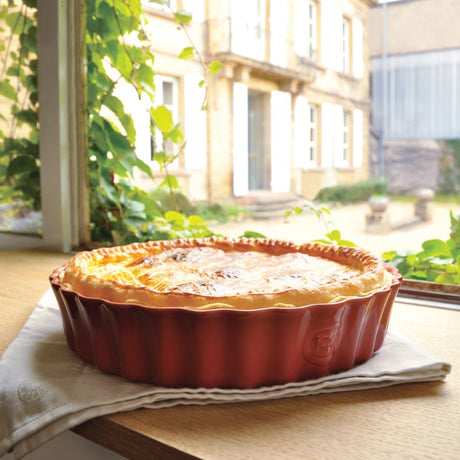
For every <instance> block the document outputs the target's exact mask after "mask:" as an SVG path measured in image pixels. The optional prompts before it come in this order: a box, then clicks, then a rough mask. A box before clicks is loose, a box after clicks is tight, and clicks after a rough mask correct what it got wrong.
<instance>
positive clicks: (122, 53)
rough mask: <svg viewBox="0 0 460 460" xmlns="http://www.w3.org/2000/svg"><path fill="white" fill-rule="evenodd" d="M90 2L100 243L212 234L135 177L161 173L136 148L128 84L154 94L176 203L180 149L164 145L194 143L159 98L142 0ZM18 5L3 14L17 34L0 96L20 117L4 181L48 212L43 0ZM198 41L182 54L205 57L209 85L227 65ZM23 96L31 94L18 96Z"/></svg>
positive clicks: (182, 16)
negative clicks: (40, 62)
mask: <svg viewBox="0 0 460 460" xmlns="http://www.w3.org/2000/svg"><path fill="white" fill-rule="evenodd" d="M16 3H17V2H16ZM155 3H160V4H164V5H165V6H166V7H167V8H169V10H170V11H171V13H172V14H173V15H174V19H175V21H176V22H177V24H178V26H179V27H181V28H182V29H183V30H184V32H185V33H186V32H187V24H188V23H189V22H190V21H191V19H192V16H191V14H190V13H189V12H187V11H184V10H177V11H173V10H172V9H171V8H170V5H169V2H168V1H163V0H155ZM86 5H87V7H86V8H87V9H86V45H87V46H86V57H85V58H86V59H85V61H86V67H85V71H86V88H87V120H88V128H87V134H88V135H87V182H88V187H89V199H90V226H91V239H92V241H95V242H101V243H105V244H125V243H129V242H132V241H144V240H152V239H153V240H155V239H172V238H178V237H203V236H209V235H212V234H213V232H212V231H211V230H210V229H209V228H208V227H207V224H206V223H205V221H204V220H203V219H202V218H200V217H199V216H186V215H185V214H182V213H180V212H178V211H177V210H174V209H173V210H168V211H167V212H164V210H162V209H161V207H160V206H159V204H158V202H157V201H155V200H154V199H153V198H152V196H151V195H150V194H149V193H148V192H146V191H144V190H142V189H140V188H139V187H137V186H135V184H134V183H133V177H134V173H135V170H136V168H137V169H140V170H141V171H143V172H144V173H145V174H147V175H148V176H149V177H150V179H151V180H152V181H154V180H155V178H154V176H153V173H152V169H151V166H150V165H148V164H146V163H144V162H143V161H142V160H140V159H139V158H138V156H137V155H136V152H135V147H134V146H135V140H136V131H135V127H134V122H133V119H132V117H131V116H130V115H129V114H128V113H126V111H125V108H124V104H123V101H122V100H121V99H120V98H119V97H118V96H117V95H116V88H117V86H118V85H120V84H127V85H129V86H130V87H131V88H132V89H133V90H134V91H135V93H136V95H137V97H139V98H140V97H141V96H142V97H146V98H148V100H149V101H150V103H151V105H152V107H151V109H150V118H151V130H152V132H151V134H152V135H155V132H160V133H161V138H162V146H163V148H162V149H161V151H159V152H156V153H155V156H154V161H156V162H157V163H158V164H159V167H160V170H161V171H163V178H162V180H161V182H160V183H156V184H155V186H156V187H159V188H166V189H168V191H169V194H170V195H171V197H172V202H173V203H174V195H175V192H176V191H177V190H178V189H179V183H178V181H177V178H176V177H175V176H173V175H172V174H170V172H169V170H168V165H170V164H171V162H172V161H174V159H175V156H176V155H177V154H175V155H171V154H168V153H167V149H166V148H165V146H166V143H167V142H171V143H173V144H176V145H177V146H178V148H177V149H176V150H177V152H178V154H180V153H181V152H182V151H183V149H184V143H185V139H184V136H183V133H182V131H181V129H180V126H179V124H177V123H175V122H174V121H173V118H172V114H171V112H170V111H169V110H168V109H167V108H166V107H165V106H154V104H153V103H154V94H155V85H154V75H155V73H154V58H155V57H154V54H153V53H152V51H151V50H152V47H151V43H150V42H149V38H148V35H147V33H146V31H145V25H146V19H145V16H144V14H143V10H142V5H141V2H140V0H89V1H88V2H86ZM14 7H15V2H14V1H13V0H9V1H8V5H4V6H3V7H2V8H1V10H0V21H2V22H3V23H5V24H6V26H7V27H8V28H9V34H8V35H9V36H10V40H9V41H8V42H7V43H6V44H4V43H2V44H1V47H0V51H1V52H2V54H3V55H4V56H5V59H2V62H4V64H3V66H2V69H0V71H1V78H0V96H2V97H4V98H7V99H9V101H10V103H11V115H12V117H11V120H12V122H11V127H10V128H9V129H8V131H7V132H5V131H1V132H0V177H3V178H5V179H4V180H3V181H2V183H1V184H0V186H1V187H3V189H4V190H7V191H8V194H9V199H19V200H21V201H23V202H24V203H27V204H29V205H31V206H32V207H33V208H34V209H39V208H40V180H39V178H40V160H39V153H38V152H39V150H38V145H39V125H38V92H37V70H38V66H37V49H36V37H37V4H36V0H22V2H21V3H20V5H19V6H18V8H17V9H15V11H14V13H11V9H12V8H13V9H14ZM1 32H3V31H1ZM14 40H17V42H15V41H14ZM15 43H16V46H15ZM190 45H191V46H188V47H186V48H184V49H183V50H182V51H180V53H178V58H179V59H185V60H190V59H193V58H194V57H195V56H198V57H199V58H200V62H201V63H202V65H203V73H204V79H203V81H202V82H200V86H206V77H207V76H208V75H209V74H213V73H216V72H218V71H219V69H220V63H219V62H218V61H215V62H211V63H210V64H209V65H206V64H205V63H204V61H203V60H202V58H201V56H200V54H199V52H198V50H196V48H195V46H194V45H193V43H190ZM19 94H23V96H22V97H21V98H19ZM205 107H206V101H203V108H205ZM5 120H6V117H5ZM25 124H27V125H28V128H29V129H28V135H27V136H23V137H19V136H17V132H18V131H17V128H21V127H22V126H23V125H25ZM3 189H2V190H3ZM5 196H6V195H5Z"/></svg>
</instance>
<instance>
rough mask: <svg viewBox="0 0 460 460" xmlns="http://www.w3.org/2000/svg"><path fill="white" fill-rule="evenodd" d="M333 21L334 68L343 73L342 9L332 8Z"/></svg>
mask: <svg viewBox="0 0 460 460" xmlns="http://www.w3.org/2000/svg"><path fill="white" fill-rule="evenodd" d="M332 20H333V24H334V27H333V35H332V40H333V51H332V53H333V57H332V68H333V69H334V70H338V71H339V72H340V71H343V34H342V22H343V14H342V11H341V10H340V8H338V7H336V6H334V7H333V8H332Z"/></svg>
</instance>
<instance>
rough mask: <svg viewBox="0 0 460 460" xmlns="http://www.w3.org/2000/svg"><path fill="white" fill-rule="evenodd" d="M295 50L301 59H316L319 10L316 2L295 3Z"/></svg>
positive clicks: (302, 0)
mask: <svg viewBox="0 0 460 460" xmlns="http://www.w3.org/2000/svg"><path fill="white" fill-rule="evenodd" d="M294 20H295V31H294V33H295V49H296V53H297V55H298V56H299V57H301V58H307V59H316V53H317V48H318V40H317V8H316V2H315V1H314V0H297V1H296V3H295V19H294Z"/></svg>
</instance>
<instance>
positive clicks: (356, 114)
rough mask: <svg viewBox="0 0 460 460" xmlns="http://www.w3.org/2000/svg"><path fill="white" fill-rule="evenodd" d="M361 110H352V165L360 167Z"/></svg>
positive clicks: (361, 158) (361, 145) (361, 140)
mask: <svg viewBox="0 0 460 460" xmlns="http://www.w3.org/2000/svg"><path fill="white" fill-rule="evenodd" d="M363 121H364V120H363V111H362V110H358V109H356V110H354V111H353V166H354V167H355V168H360V167H361V166H362V165H363V146H364V139H363V136H364V129H363Z"/></svg>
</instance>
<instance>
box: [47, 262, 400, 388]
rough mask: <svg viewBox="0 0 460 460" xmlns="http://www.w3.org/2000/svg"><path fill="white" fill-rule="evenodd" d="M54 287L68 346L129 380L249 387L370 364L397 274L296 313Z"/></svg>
mask: <svg viewBox="0 0 460 460" xmlns="http://www.w3.org/2000/svg"><path fill="white" fill-rule="evenodd" d="M64 269H65V267H60V268H57V269H56V270H55V271H54V272H53V273H52V274H51V275H50V282H51V286H52V289H53V291H54V294H55V296H56V299H57V302H58V304H59V308H60V311H61V314H62V319H63V326H64V333H65V336H66V339H67V343H68V345H69V347H70V348H71V349H72V350H73V351H74V352H75V353H76V354H77V355H78V356H79V357H80V358H81V359H82V360H83V361H85V362H87V363H91V364H93V365H95V366H97V367H98V368H99V369H100V370H102V371H104V372H108V373H113V374H118V375H120V376H122V377H124V378H126V379H128V380H131V381H138V382H149V383H153V384H156V385H160V386H168V387H195V388H196V387H206V388H212V387H220V388H255V387H260V386H269V385H275V384H284V383H287V382H294V381H303V380H308V379H315V378H319V377H322V376H326V375H328V374H332V373H337V372H341V371H345V370H348V369H350V368H352V367H353V366H355V365H357V364H359V363H361V362H364V361H366V360H368V359H370V358H371V357H372V355H373V353H374V352H375V351H377V350H378V349H379V348H380V347H381V346H382V343H383V340H384V337H385V334H386V331H387V328H388V323H389V319H390V313H391V309H392V305H393V302H394V299H395V297H396V294H397V292H398V289H399V286H400V282H401V276H400V275H399V273H398V272H397V271H396V270H394V269H393V268H391V267H389V266H388V267H386V269H387V270H388V271H389V272H390V273H391V274H392V276H393V282H392V283H391V285H390V286H389V287H388V288H386V289H382V290H380V291H377V292H374V293H372V294H370V295H368V296H366V297H360V298H351V299H347V300H344V301H341V302H337V303H328V304H316V305H308V306H304V307H297V308H289V309H286V308H278V307H269V308H263V309H256V310H237V309H214V310H191V309H187V308H180V307H171V308H169V307H161V308H152V307H147V306H143V305H136V304H126V303H114V302H109V301H106V300H104V299H97V298H90V297H86V296H82V295H80V294H78V293H76V292H74V291H72V290H69V289H67V288H65V287H64V286H63V285H62V284H61V281H60V273H61V271H62V270H64Z"/></svg>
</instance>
